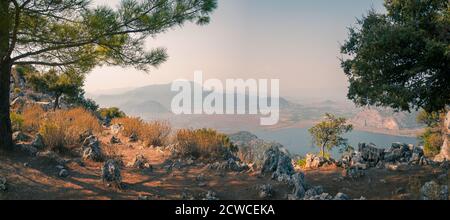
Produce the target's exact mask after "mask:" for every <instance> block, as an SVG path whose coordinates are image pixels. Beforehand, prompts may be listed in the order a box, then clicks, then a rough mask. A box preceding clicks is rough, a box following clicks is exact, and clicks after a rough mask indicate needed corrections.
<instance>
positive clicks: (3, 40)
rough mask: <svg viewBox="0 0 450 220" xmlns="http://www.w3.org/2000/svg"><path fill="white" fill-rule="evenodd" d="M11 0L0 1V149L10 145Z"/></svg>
mask: <svg viewBox="0 0 450 220" xmlns="http://www.w3.org/2000/svg"><path fill="white" fill-rule="evenodd" d="M10 3H11V1H0V149H8V148H11V147H12V144H13V143H12V130H11V119H10V116H9V96H10V94H9V93H10V86H11V85H10V81H11V67H12V63H11V59H10V55H9V47H10V45H9V42H10V40H9V38H10V35H9V34H10V30H11V16H10V10H9V5H10Z"/></svg>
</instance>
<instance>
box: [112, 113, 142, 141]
mask: <svg viewBox="0 0 450 220" xmlns="http://www.w3.org/2000/svg"><path fill="white" fill-rule="evenodd" d="M111 124H120V125H122V126H123V130H122V134H123V135H125V136H130V135H132V134H135V135H138V136H139V138H141V137H140V134H141V133H142V129H143V127H144V124H145V123H144V121H143V120H142V119H140V118H134V117H125V118H115V119H113V120H112V121H111Z"/></svg>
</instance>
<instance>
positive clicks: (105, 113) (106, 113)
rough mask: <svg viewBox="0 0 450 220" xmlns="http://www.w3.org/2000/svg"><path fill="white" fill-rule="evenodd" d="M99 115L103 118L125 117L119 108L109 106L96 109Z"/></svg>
mask: <svg viewBox="0 0 450 220" xmlns="http://www.w3.org/2000/svg"><path fill="white" fill-rule="evenodd" d="M98 113H99V114H100V116H101V117H102V118H103V119H105V118H109V119H114V118H124V117H126V115H125V113H124V112H123V111H121V110H120V109H119V108H116V107H111V108H101V109H99V110H98Z"/></svg>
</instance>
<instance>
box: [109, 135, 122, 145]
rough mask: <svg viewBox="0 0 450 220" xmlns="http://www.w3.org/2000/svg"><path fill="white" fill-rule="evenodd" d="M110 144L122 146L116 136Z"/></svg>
mask: <svg viewBox="0 0 450 220" xmlns="http://www.w3.org/2000/svg"><path fill="white" fill-rule="evenodd" d="M109 143H110V144H120V143H121V142H120V139H119V138H118V137H116V136H112V137H111V139H110V140H109Z"/></svg>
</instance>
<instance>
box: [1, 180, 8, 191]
mask: <svg viewBox="0 0 450 220" xmlns="http://www.w3.org/2000/svg"><path fill="white" fill-rule="evenodd" d="M6 189H7V187H6V178H5V177H1V176H0V192H1V191H6Z"/></svg>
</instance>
